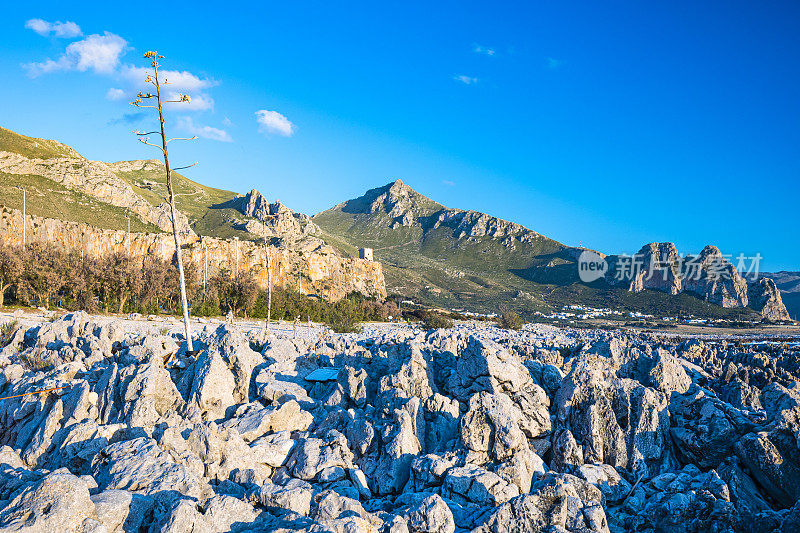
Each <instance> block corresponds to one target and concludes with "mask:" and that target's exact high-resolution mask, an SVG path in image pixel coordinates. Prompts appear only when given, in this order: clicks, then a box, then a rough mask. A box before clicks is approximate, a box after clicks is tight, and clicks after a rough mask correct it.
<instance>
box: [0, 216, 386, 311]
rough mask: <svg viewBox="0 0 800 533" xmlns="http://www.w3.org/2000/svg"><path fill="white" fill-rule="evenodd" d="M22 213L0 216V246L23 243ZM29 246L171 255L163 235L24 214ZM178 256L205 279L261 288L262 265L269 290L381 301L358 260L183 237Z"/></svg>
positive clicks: (373, 268) (371, 265)
mask: <svg viewBox="0 0 800 533" xmlns="http://www.w3.org/2000/svg"><path fill="white" fill-rule="evenodd" d="M22 221H23V219H22V213H21V212H19V211H17V210H8V209H6V210H4V211H3V212H2V214H1V216H0V242H3V243H6V244H9V245H21V244H22ZM27 239H28V242H34V241H40V242H48V243H52V244H55V245H58V246H62V247H63V248H65V249H67V250H77V251H80V252H81V253H82V254H87V255H89V256H93V257H98V256H102V255H105V254H109V253H114V252H125V253H130V254H131V255H133V256H134V257H141V258H144V257H145V256H156V257H159V258H161V259H164V260H171V258H172V257H173V254H174V252H175V246H174V244H173V242H174V241H173V237H172V235H171V234H167V233H131V234H130V235H129V234H127V233H126V232H125V231H114V230H101V229H98V228H95V227H92V226H89V225H87V224H77V223H74V222H65V221H62V220H56V219H50V218H39V217H33V216H28V221H27ZM183 254H184V256H183V257H184V260H185V261H186V263H187V264H194V266H195V267H196V268H197V271H198V272H199V273H200V276H201V280H202V279H203V276H205V277H206V279H207V278H210V277H211V276H213V275H214V274H215V273H217V272H218V271H219V270H220V269H226V270H230V271H236V269H237V268H238V269H239V271H249V272H251V273H253V275H254V277H255V279H256V281H257V283H258V284H259V285H260V286H261V287H262V288H265V287H266V286H267V282H268V279H269V276H268V272H267V261H268V260H269V265H270V268H271V270H272V272H271V279H272V284H273V286H274V287H282V288H285V289H289V288H291V289H295V290H297V291H299V292H301V293H303V294H316V295H319V296H322V297H324V298H326V299H331V300H338V299H340V298H342V297H344V296H345V295H346V294H348V293H349V292H353V291H355V292H360V293H362V294H365V295H367V296H374V297H377V298H384V297H386V288H385V283H384V279H383V269H382V267H381V264H380V263H378V262H375V261H366V260H363V259H346V258H342V257H339V256H337V255H335V254H333V253H316V252H299V251H295V250H288V249H285V248H276V247H272V246H270V247H265V246H263V245H258V244H254V243H251V242H244V241H237V240H224V239H216V238H211V237H197V236H195V235H184V236H183Z"/></svg>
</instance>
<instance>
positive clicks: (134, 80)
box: [119, 65, 218, 111]
mask: <svg viewBox="0 0 800 533" xmlns="http://www.w3.org/2000/svg"><path fill="white" fill-rule="evenodd" d="M149 72H150V70H149V69H147V68H145V67H134V66H132V65H123V66H122V67H120V69H119V75H120V76H121V77H122V79H123V80H124V81H125V82H127V83H128V84H129V86H130V87H131V92H132V93H137V92H139V91H140V90H150V91H152V87H151V86H150V85H147V86H145V84H144V80H145V78H146V77H147V75H148V73H149ZM158 79H159V80H162V81H163V80H166V81H167V82H168V84H167V86H166V87H165V88H164V90H165V91H166V92H165V93H164V96H165V97H166V98H165V99H166V100H179V99H180V94H188V95H189V96H191V101H190V102H189V103H188V104H187V103H185V102H182V103H181V104H180V109H181V110H182V111H206V110H208V109H213V108H214V99H213V98H211V97H210V96H209V95H207V94H204V93H203V92H201V91H204V90H205V89H209V88H211V87H214V86H215V85H218V83H217V82H216V81H215V80H212V79H210V78H201V77H199V76H196V75H194V74H192V73H191V72H188V71H186V70H159V71H158Z"/></svg>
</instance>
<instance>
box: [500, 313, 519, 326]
mask: <svg viewBox="0 0 800 533" xmlns="http://www.w3.org/2000/svg"><path fill="white" fill-rule="evenodd" d="M499 324H500V327H501V328H503V329H513V330H520V329H522V325H523V324H524V322H523V321H522V318H521V317H520V316H519V315H518V314H517V313H515V312H513V311H503V312H502V313H500V321H499Z"/></svg>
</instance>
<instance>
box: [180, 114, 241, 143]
mask: <svg viewBox="0 0 800 533" xmlns="http://www.w3.org/2000/svg"><path fill="white" fill-rule="evenodd" d="M178 129H180V130H183V131H185V132H186V133H188V134H190V135H197V136H198V137H200V138H203V139H211V140H212V141H220V142H225V143H230V142H233V138H232V137H231V136H230V134H229V133H228V132H227V131H225V130H223V129H219V128H213V127H211V126H203V125H201V124H195V122H194V120H193V119H192V117H180V118H178Z"/></svg>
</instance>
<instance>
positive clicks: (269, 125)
mask: <svg viewBox="0 0 800 533" xmlns="http://www.w3.org/2000/svg"><path fill="white" fill-rule="evenodd" d="M256 122H258V131H260V132H261V133H274V134H276V135H283V136H284V137H291V136H292V134H293V133H294V130H295V125H294V124H292V123H291V122H289V119H287V118H286V117H284V116H283V115H281V114H280V113H278V112H277V111H267V110H266V109H261V110H259V111H256Z"/></svg>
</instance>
